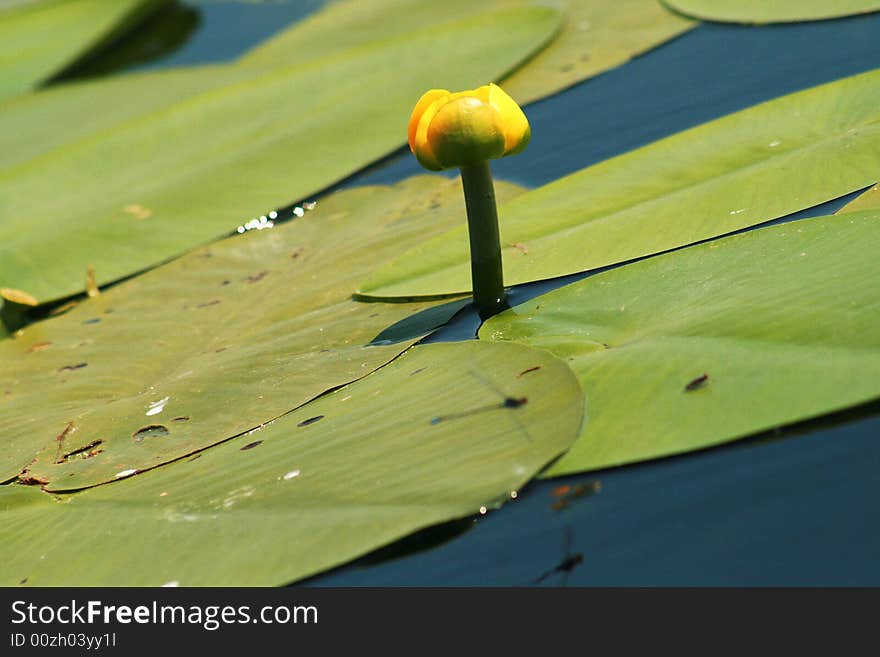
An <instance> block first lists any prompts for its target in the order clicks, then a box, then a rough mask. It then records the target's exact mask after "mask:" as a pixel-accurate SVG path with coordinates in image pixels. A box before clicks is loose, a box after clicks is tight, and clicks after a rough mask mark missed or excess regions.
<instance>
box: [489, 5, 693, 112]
mask: <svg viewBox="0 0 880 657" xmlns="http://www.w3.org/2000/svg"><path fill="white" fill-rule="evenodd" d="M561 9H562V11H563V12H564V15H565V22H564V23H563V26H562V30H561V31H560V33H559V36H557V37H556V39H554V40H553V42H552V43H551V44H550V45H549V46H547V48H545V49H544V50H542V51H541V52H539V53H538V54H537V55H535V57H534V58H533V59H531V60H530V61H529V63H528V64H527V65H526V66H523V67H522V68H519V69H517V70H516V71H514V72H513V73H512V74H511V75H510V76H508V77H506V78H505V79H504V81H503V82H502V84H503V86H504V90H505V91H507V92H508V93H509V94H510V95H511V96H513V97H514V98H516V99H517V100H518V101H519V102H520V103H528V102H531V101H533V100H538V99H540V98H544V97H545V96H549V95H550V94H553V93H556V92H558V91H562V90H563V89H566V88H568V87H570V86H572V85H574V84H577V83H578V82H581V81H582V80H586V79H589V78H591V77H594V76H596V75H599V74H600V73H604V72H605V71H608V70H610V69H612V68H614V67H616V66H620V65H621V64H624V63H626V62H628V61H629V60H630V59H632V58H633V57H636V56H638V55H641V54H643V53H645V52H647V51H648V50H651V49H652V48H655V47H657V46H659V45H661V44H663V43H665V42H666V41H669V40H670V39H674V38H675V37H678V36H680V35H682V34H684V33H685V32H687V31H688V30H690V29H692V28H693V27H695V26H696V25H697V23H695V22H694V21H691V20H689V19H687V18H684V17H683V16H680V15H677V14H674V13H672V12H669V11H667V10H666V9H665V8H664V7H663V6H662V5H661V4H660V3H658V2H657V1H656V0H617V1H616V2H605V1H604V0H564V1H563V2H562V4H561Z"/></svg>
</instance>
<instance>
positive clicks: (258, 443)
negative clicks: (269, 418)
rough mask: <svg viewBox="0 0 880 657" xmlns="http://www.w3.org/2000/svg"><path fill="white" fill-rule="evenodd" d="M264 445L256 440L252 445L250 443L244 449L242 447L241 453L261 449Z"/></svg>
mask: <svg viewBox="0 0 880 657" xmlns="http://www.w3.org/2000/svg"><path fill="white" fill-rule="evenodd" d="M262 444H263V441H262V440H255V441H254V442H252V443H248V444H247V445H245V446H244V447H242V448H241V450H239V451H242V452H245V451H247V450H249V449H253V448H254V447H259V446H260V445H262Z"/></svg>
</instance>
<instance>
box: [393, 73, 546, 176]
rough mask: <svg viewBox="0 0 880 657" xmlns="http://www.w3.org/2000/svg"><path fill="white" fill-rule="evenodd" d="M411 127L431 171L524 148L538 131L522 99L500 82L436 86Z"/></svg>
mask: <svg viewBox="0 0 880 657" xmlns="http://www.w3.org/2000/svg"><path fill="white" fill-rule="evenodd" d="M407 133H408V138H409V148H410V150H411V151H412V152H413V154H414V155H415V156H416V158H418V160H419V163H420V164H421V165H422V166H423V167H425V168H426V169H430V170H431V171H439V170H440V169H448V168H450V167H460V166H464V165H468V164H476V163H477V162H484V161H486V160H492V159H495V158H499V157H504V156H506V155H513V154H515V153H519V152H520V151H522V150H523V149H525V147H526V146H527V145H528V143H529V139H530V138H531V134H532V133H531V130H530V128H529V122H528V119H526V116H525V114H523V111H522V110H521V109H520V107H519V105H517V104H516V101H514V100H513V99H512V98H511V97H510V96H508V95H507V94H506V93H505V92H504V91H503V90H502V89H501V87H499V86H498V85H495V84H487V85H484V86H482V87H479V88H478V89H474V90H472V91H461V92H458V93H450V92H449V91H446V90H445V89H431V90H430V91H428V92H427V93H425V94H424V95H423V96H422V97H421V98H420V99H419V101H418V102H417V103H416V106H415V108H414V109H413V112H412V115H411V116H410V119H409V127H408V130H407Z"/></svg>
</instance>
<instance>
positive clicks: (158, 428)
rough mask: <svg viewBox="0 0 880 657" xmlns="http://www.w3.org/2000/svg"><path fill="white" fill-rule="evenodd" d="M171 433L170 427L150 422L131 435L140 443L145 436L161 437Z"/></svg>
mask: <svg viewBox="0 0 880 657" xmlns="http://www.w3.org/2000/svg"><path fill="white" fill-rule="evenodd" d="M169 433H171V432H170V431H169V430H168V427H166V426H164V425H161V424H148V425H147V426H145V427H141V428H140V429H138V430H137V431H135V432H134V433H133V434H131V437H132V438H134V441H135V442H136V443H139V442H141V441H142V440H144V438H160V437H162V436H167V435H168V434H169Z"/></svg>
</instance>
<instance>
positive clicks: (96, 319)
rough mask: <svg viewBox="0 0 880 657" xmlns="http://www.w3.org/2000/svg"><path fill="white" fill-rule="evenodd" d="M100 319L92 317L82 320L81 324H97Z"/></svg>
mask: <svg viewBox="0 0 880 657" xmlns="http://www.w3.org/2000/svg"><path fill="white" fill-rule="evenodd" d="M100 321H101V318H100V317H93V318H92V319H87V320H86V321H84V322H83V324H97V323H98V322H100Z"/></svg>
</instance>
